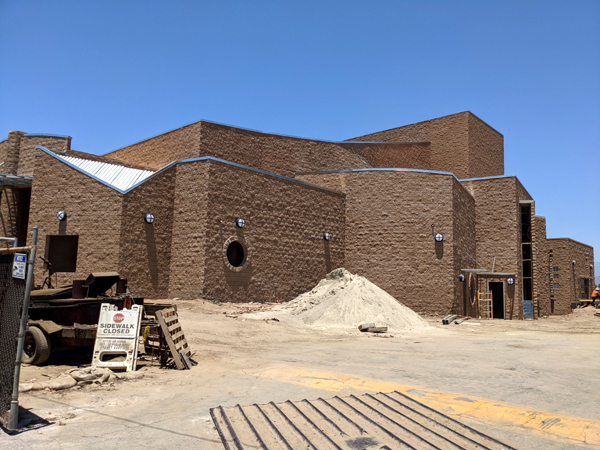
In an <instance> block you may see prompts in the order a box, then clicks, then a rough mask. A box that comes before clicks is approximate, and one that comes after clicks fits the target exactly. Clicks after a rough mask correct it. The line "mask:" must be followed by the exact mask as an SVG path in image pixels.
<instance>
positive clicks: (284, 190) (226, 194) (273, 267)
mask: <svg viewBox="0 0 600 450" xmlns="http://www.w3.org/2000/svg"><path fill="white" fill-rule="evenodd" d="M204 164H206V165H208V166H209V171H210V172H209V190H208V192H209V195H208V203H207V212H208V215H207V225H206V268H205V275H204V276H205V278H204V286H205V288H204V292H205V297H206V298H209V299H218V300H220V301H234V302H240V301H260V302H280V301H284V300H290V299H291V298H292V297H295V296H297V295H298V294H300V293H302V292H305V291H306V290H308V289H310V288H312V287H314V286H315V285H316V284H317V282H318V281H319V280H320V279H321V278H323V277H324V276H325V275H326V274H327V273H328V272H329V271H331V270H333V269H336V268H338V267H341V266H343V263H344V195H343V194H341V193H336V192H330V191H325V190H323V189H319V188H313V187H308V186H304V185H301V184H299V183H294V182H292V181H286V180H282V179H279V178H276V177H273V176H269V175H263V174H260V173H257V172H254V171H250V170H245V169H240V168H236V167H232V166H230V165H225V164H222V163H218V162H208V161H207V162H205V163H204ZM238 217H241V218H243V219H244V220H245V221H246V226H245V227H244V228H237V227H236V224H235V219H236V218H238ZM324 232H329V233H331V235H332V239H331V240H330V241H325V240H324V239H323V233H324ZM230 238H237V239H243V240H244V241H245V242H246V243H247V245H248V247H249V249H250V250H249V256H250V259H249V263H248V266H247V267H246V268H245V269H244V270H242V271H240V272H235V271H232V270H230V269H229V268H228V267H227V265H226V264H225V261H224V244H225V242H226V241H227V240H229V239H230Z"/></svg>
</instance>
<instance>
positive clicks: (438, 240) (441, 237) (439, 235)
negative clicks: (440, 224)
mask: <svg viewBox="0 0 600 450" xmlns="http://www.w3.org/2000/svg"><path fill="white" fill-rule="evenodd" d="M443 240H444V235H443V234H442V233H437V234H436V235H435V241H436V242H442V241H443Z"/></svg>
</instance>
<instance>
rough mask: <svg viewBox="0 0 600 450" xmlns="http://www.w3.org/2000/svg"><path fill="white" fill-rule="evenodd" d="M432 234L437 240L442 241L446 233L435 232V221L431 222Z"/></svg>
mask: <svg viewBox="0 0 600 450" xmlns="http://www.w3.org/2000/svg"><path fill="white" fill-rule="evenodd" d="M431 234H432V235H433V237H434V238H435V241H436V242H442V241H443V240H444V235H443V234H442V233H436V232H435V224H434V223H432V224H431Z"/></svg>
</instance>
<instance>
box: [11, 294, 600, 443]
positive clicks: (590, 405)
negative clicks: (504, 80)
mask: <svg viewBox="0 0 600 450" xmlns="http://www.w3.org/2000/svg"><path fill="white" fill-rule="evenodd" d="M177 304H178V307H179V315H180V320H181V322H182V325H183V329H184V331H185V333H186V337H187V339H188V342H189V343H190V346H191V348H192V351H193V352H195V355H194V359H195V360H196V361H198V363H199V364H198V365H197V366H195V367H194V368H193V369H192V370H189V371H177V370H167V369H161V368H159V367H158V365H156V363H155V364H154V365H152V364H151V362H150V361H141V362H140V365H139V368H138V373H140V374H142V375H143V378H141V379H136V380H129V381H117V382H114V383H104V384H102V385H89V386H83V387H79V388H72V389H69V390H63V391H33V392H29V393H24V394H21V396H20V404H21V406H22V407H23V408H24V409H26V410H29V411H30V412H32V413H34V414H36V415H38V416H40V417H41V418H43V419H46V420H47V421H48V422H50V424H49V425H47V426H43V427H31V429H26V430H24V431H22V432H20V433H17V434H15V435H12V436H11V435H8V434H6V433H4V432H0V448H17V449H21V448H22V449H48V450H49V449H80V448H86V449H90V450H91V449H109V448H117V447H123V446H124V445H126V447H127V448H164V449H185V448H199V449H222V448H223V447H222V445H221V443H220V440H219V436H218V434H217V432H216V430H215V429H214V427H213V424H212V421H211V418H210V415H209V409H210V408H212V407H215V406H218V405H223V406H224V407H230V406H234V405H236V404H241V405H247V404H252V403H258V404H264V403H267V402H269V401H274V402H282V401H285V400H288V399H290V400H294V401H297V400H301V399H304V398H307V399H316V398H318V397H323V398H327V397H328V396H330V397H331V396H334V395H348V394H350V393H364V392H371V393H372V392H380V391H381V392H390V391H393V390H397V391H399V392H404V393H406V394H408V395H410V396H412V397H414V398H415V399H418V400H419V401H421V402H423V403H425V404H427V405H429V406H431V407H433V408H436V409H438V410H440V411H441V412H443V413H445V414H447V415H449V416H451V417H453V418H456V419H458V420H461V421H463V422H464V423H466V424H468V425H470V426H472V427H474V428H476V429H478V430H480V431H482V432H484V433H487V434H490V435H492V436H494V437H496V438H498V439H500V440H502V441H504V442H506V443H507V444H510V445H512V446H514V447H516V448H520V449H563V448H600V407H599V406H598V405H599V404H600V377H599V374H600V362H599V359H600V331H599V330H600V318H598V317H595V316H594V315H593V314H594V312H595V310H593V309H592V308H586V309H582V310H576V311H575V313H574V314H572V315H569V316H562V317H551V318H547V319H540V320H537V321H503V320H492V321H486V320H470V321H467V322H464V323H462V324H460V325H454V324H452V325H447V326H444V325H442V324H441V318H427V320H428V321H429V322H430V323H431V324H432V325H433V328H432V329H428V330H426V331H422V332H416V333H415V332H411V333H408V332H407V333H397V332H394V333H391V334H386V335H372V334H361V333H359V332H358V330H356V331H354V330H349V331H345V330H333V331H332V330H330V331H325V330H316V329H313V328H309V327H306V326H301V325H300V324H298V323H295V322H288V321H285V320H280V321H279V322H277V321H273V320H264V319H260V320H257V319H249V318H246V317H245V316H244V315H242V314H241V312H243V311H245V310H248V309H256V307H257V305H232V304H221V305H215V304H213V303H210V302H207V301H203V300H195V301H178V302H177ZM267 315H268V314H267ZM79 356H80V358H83V360H84V361H85V354H84V355H83V356H82V355H79ZM81 361H82V360H81V359H80V360H79V364H81ZM49 363H50V364H49V365H46V366H43V367H34V366H25V367H24V369H23V371H22V376H21V380H22V381H23V382H26V381H30V380H33V379H35V380H38V381H39V380H44V379H48V378H50V377H54V376H57V375H58V374H60V373H61V372H64V371H66V370H69V369H72V368H74V367H77V361H75V360H73V358H71V359H68V358H65V355H63V357H62V358H61V357H54V359H51V360H50V361H49Z"/></svg>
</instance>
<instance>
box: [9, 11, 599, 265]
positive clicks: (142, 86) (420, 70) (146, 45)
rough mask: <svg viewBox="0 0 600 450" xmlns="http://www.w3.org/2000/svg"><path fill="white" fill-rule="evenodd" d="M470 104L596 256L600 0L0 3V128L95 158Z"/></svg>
mask: <svg viewBox="0 0 600 450" xmlns="http://www.w3.org/2000/svg"><path fill="white" fill-rule="evenodd" d="M465 110H470V111H472V112H473V113H474V114H476V115H477V116H479V117H480V118H481V119H483V120H484V121H486V122H487V123H489V124H490V125H491V126H492V127H494V128H495V129H497V130H498V131H500V132H501V133H502V134H504V138H505V172H506V174H511V175H517V176H518V177H519V179H520V180H521V182H522V183H523V184H524V185H525V187H526V188H527V189H528V191H529V192H530V194H531V195H532V196H533V197H534V198H535V200H536V209H537V213H538V214H541V215H544V216H546V217H547V221H548V222H547V223H548V236H549V237H565V236H567V237H572V238H573V239H576V240H579V241H583V242H585V243H588V244H590V245H593V246H594V247H595V248H596V258H595V259H596V260H600V253H599V252H600V1H598V0H569V1H552V0H543V1H534V0H531V1H527V0H519V1H508V0H504V1H491V0H489V1H486V0H472V1H458V0H457V1H451V0H439V1H433V0H431V1H428V0H419V1H417V0H414V1H376V0H375V1H373V0H371V1H352V0H344V1H325V0H320V1H302V2H290V1H285V2H282V1H250V0H246V1H219V2H208V1H206V2H205V1H164V2H158V1H110V0H106V1H96V2H94V1H85V2H82V1H62V0H55V1H52V2H49V1H26V2H25V1H8V0H0V139H3V138H5V137H6V135H7V134H8V131H9V130H22V131H27V132H36V133H54V134H67V135H70V136H72V137H73V142H72V147H73V148H74V149H77V150H82V151H87V152H90V153H97V154H103V153H106V152H109V151H111V150H114V149H117V148H120V147H123V146H125V145H128V144H130V143H133V142H136V141H139V140H141V139H144V138H147V137H150V136H153V135H156V134H159V133H161V132H163V131H167V130H170V129H173V128H177V127H179V126H182V125H185V124H188V123H190V122H195V121H197V120H200V119H206V120H212V121H216V122H221V123H226V124H231V125H235V126H240V127H246V128H252V129H257V130H261V131H266V132H272V133H281V134H288V135H295V136H302V137H312V138H321V139H330V140H342V139H347V138H351V137H355V136H360V135H362V134H366V133H371V132H374V131H378V130H384V129H388V128H393V127H397V126H401V125H405V124H409V123H414V122H418V121H421V120H427V119H431V118H435V117H440V116H444V115H447V114H453V113H456V112H460V111H465Z"/></svg>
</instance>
